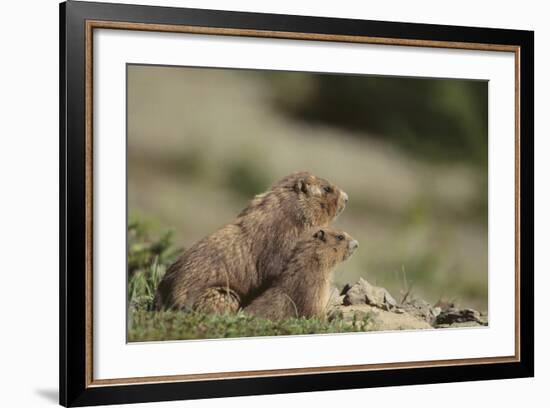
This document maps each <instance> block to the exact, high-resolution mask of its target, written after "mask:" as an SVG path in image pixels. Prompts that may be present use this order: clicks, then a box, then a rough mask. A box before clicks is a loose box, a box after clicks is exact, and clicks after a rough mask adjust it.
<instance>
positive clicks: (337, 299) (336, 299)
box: [327, 288, 344, 310]
mask: <svg viewBox="0 0 550 408" xmlns="http://www.w3.org/2000/svg"><path fill="white" fill-rule="evenodd" d="M343 303H344V295H341V294H340V292H338V289H336V288H332V291H331V292H330V295H329V298H328V304H327V307H328V309H329V310H330V309H331V308H333V307H335V306H340V305H342V304H343Z"/></svg>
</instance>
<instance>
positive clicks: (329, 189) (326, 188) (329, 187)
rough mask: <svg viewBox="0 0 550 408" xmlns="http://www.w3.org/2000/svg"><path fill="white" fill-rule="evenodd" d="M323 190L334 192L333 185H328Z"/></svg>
mask: <svg viewBox="0 0 550 408" xmlns="http://www.w3.org/2000/svg"><path fill="white" fill-rule="evenodd" d="M323 190H325V193H332V187H331V186H326V187H325V188H324V189H323Z"/></svg>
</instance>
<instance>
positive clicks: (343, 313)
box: [329, 304, 432, 331]
mask: <svg viewBox="0 0 550 408" xmlns="http://www.w3.org/2000/svg"><path fill="white" fill-rule="evenodd" d="M364 318H368V321H367V326H366V327H365V328H364V329H365V330H377V331H386V330H418V329H431V328H432V326H430V325H429V324H428V323H427V322H425V321H424V320H421V319H418V318H417V317H415V316H412V315H410V314H408V313H394V312H390V311H386V310H383V309H380V308H378V307H375V306H371V305H366V304H362V305H350V306H336V307H335V308H333V309H332V310H331V312H330V313H329V320H333V319H343V320H345V321H347V322H350V323H353V322H357V321H362V320H363V319H364ZM356 324H357V323H356Z"/></svg>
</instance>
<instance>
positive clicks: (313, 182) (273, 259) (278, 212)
mask: <svg viewBox="0 0 550 408" xmlns="http://www.w3.org/2000/svg"><path fill="white" fill-rule="evenodd" d="M347 201H348V196H347V194H346V193H344V192H343V191H342V190H340V189H339V188H338V187H336V186H334V185H333V184H331V183H329V182H328V181H327V180H325V179H322V178H319V177H315V176H314V175H312V174H310V173H307V172H300V173H294V174H291V175H289V176H287V177H284V178H283V179H281V180H279V181H278V182H276V183H275V184H273V185H272V186H271V188H270V190H269V191H267V192H265V193H263V194H260V195H258V196H256V197H255V198H254V199H253V200H252V201H251V202H250V204H249V205H248V207H246V208H245V209H244V210H243V211H242V212H241V213H240V214H239V215H238V216H237V219H236V220H235V221H233V222H232V223H231V224H227V225H225V226H224V227H222V228H221V229H219V230H218V231H216V232H214V233H213V234H211V235H209V236H208V237H206V238H203V239H202V240H200V241H198V242H197V243H195V244H194V245H193V246H192V247H191V248H189V249H188V250H187V251H185V252H184V253H183V255H182V256H181V257H180V258H179V259H178V260H177V261H176V262H175V263H174V264H173V265H171V266H170V268H169V269H168V271H167V272H166V275H165V276H164V278H163V279H162V281H161V282H160V284H159V286H158V289H157V293H156V296H155V307H156V308H157V309H162V308H177V309H182V308H193V309H197V310H201V311H205V312H235V311H237V310H238V309H239V307H241V305H242V304H243V301H245V302H247V301H248V300H247V299H252V298H253V297H254V296H255V294H256V293H258V292H260V291H261V290H262V289H263V288H262V286H263V285H265V284H267V283H268V282H270V281H271V280H272V279H273V278H275V277H276V276H277V275H278V274H279V273H280V272H281V270H282V269H283V266H284V265H285V263H286V262H287V261H288V259H289V256H290V254H291V251H292V249H293V248H294V246H295V244H296V241H297V240H298V238H299V237H300V236H301V235H302V234H303V233H304V232H305V231H307V230H309V229H310V228H312V227H318V226H325V225H328V223H329V222H330V221H331V220H332V219H334V217H336V216H337V215H338V214H339V213H340V212H342V210H343V209H344V207H345V205H346V203H347Z"/></svg>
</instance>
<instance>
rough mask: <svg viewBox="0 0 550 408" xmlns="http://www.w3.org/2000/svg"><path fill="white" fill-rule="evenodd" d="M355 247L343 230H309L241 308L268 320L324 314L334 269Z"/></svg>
mask: <svg viewBox="0 0 550 408" xmlns="http://www.w3.org/2000/svg"><path fill="white" fill-rule="evenodd" d="M357 247H358V243H357V241H356V240H354V239H353V238H352V237H351V236H349V235H348V234H347V233H345V232H343V231H337V230H331V229H326V228H322V229H319V230H317V231H315V233H310V234H309V235H308V236H307V238H305V239H304V240H302V241H300V242H298V243H297V244H296V246H295V248H294V251H293V253H292V256H291V258H290V260H289V262H288V263H287V265H286V266H285V268H284V269H283V271H282V273H281V274H280V275H279V276H278V277H277V278H276V279H275V281H274V282H273V284H272V285H271V286H270V287H269V288H268V289H266V291H265V292H264V293H262V294H260V295H259V296H258V297H257V298H256V299H254V300H253V301H252V302H251V303H250V304H249V305H248V306H247V307H245V308H244V311H245V312H246V313H249V314H252V315H255V316H260V317H264V318H268V319H271V320H280V319H287V318H291V317H307V318H311V317H318V318H324V317H325V315H326V309H327V304H328V301H329V296H330V287H331V280H332V275H333V272H334V269H335V267H336V265H337V264H338V263H340V262H343V261H345V260H346V259H347V258H348V257H349V256H351V254H352V253H353V251H355V249H356V248H357Z"/></svg>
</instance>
